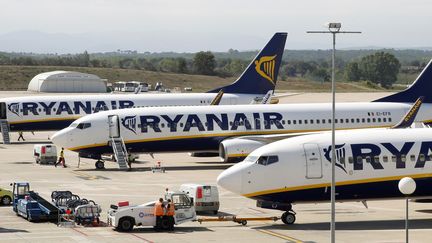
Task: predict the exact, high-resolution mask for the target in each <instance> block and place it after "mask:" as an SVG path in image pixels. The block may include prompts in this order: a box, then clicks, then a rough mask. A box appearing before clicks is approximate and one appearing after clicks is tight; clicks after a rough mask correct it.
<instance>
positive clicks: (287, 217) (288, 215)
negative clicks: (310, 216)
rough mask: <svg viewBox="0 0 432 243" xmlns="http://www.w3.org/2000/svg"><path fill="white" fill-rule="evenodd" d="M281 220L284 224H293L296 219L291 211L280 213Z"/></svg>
mask: <svg viewBox="0 0 432 243" xmlns="http://www.w3.org/2000/svg"><path fill="white" fill-rule="evenodd" d="M281 220H282V222H283V223H284V224H294V222H295V221H296V216H295V214H294V213H292V212H285V213H283V214H282V216H281Z"/></svg>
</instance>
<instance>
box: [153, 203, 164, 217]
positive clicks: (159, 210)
mask: <svg viewBox="0 0 432 243" xmlns="http://www.w3.org/2000/svg"><path fill="white" fill-rule="evenodd" d="M154 215H155V216H163V215H164V207H163V204H162V203H160V202H156V203H155V206H154Z"/></svg>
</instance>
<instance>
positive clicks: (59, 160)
mask: <svg viewBox="0 0 432 243" xmlns="http://www.w3.org/2000/svg"><path fill="white" fill-rule="evenodd" d="M60 162H61V163H62V165H63V167H64V168H66V161H65V158H64V148H62V149H61V151H60V156H59V159H58V161H57V163H55V164H54V166H55V167H57V165H58V164H60Z"/></svg>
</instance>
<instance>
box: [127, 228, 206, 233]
mask: <svg viewBox="0 0 432 243" xmlns="http://www.w3.org/2000/svg"><path fill="white" fill-rule="evenodd" d="M193 232H213V230H211V229H209V228H207V227H202V226H193V227H187V226H185V227H184V226H179V227H175V229H174V231H155V230H154V229H153V228H147V227H146V228H134V230H133V231H132V232H131V233H135V234H137V233H138V234H140V233H146V234H148V233H165V234H166V233H172V234H186V233H193Z"/></svg>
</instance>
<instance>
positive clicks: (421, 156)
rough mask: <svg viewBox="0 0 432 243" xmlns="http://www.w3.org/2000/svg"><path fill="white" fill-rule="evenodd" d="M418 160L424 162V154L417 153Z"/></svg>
mask: <svg viewBox="0 0 432 243" xmlns="http://www.w3.org/2000/svg"><path fill="white" fill-rule="evenodd" d="M419 160H420V161H421V162H424V161H425V155H424V154H420V155H419Z"/></svg>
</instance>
